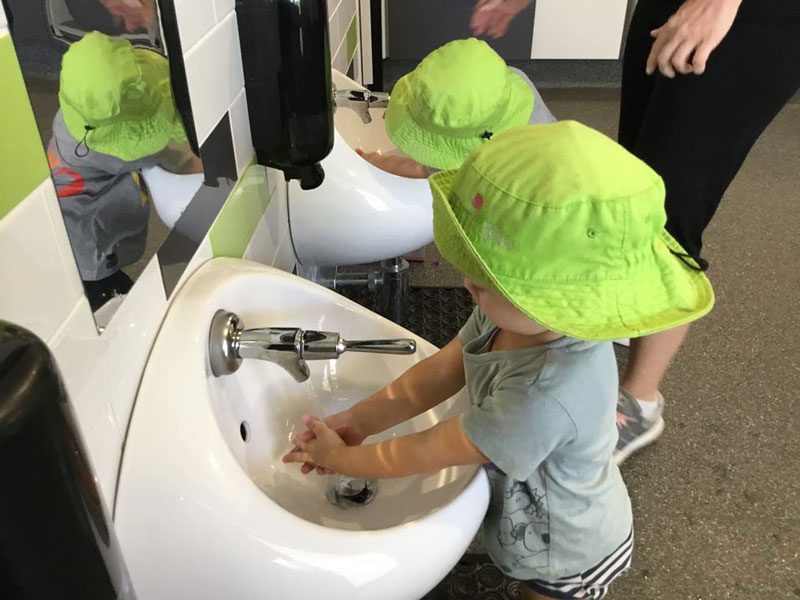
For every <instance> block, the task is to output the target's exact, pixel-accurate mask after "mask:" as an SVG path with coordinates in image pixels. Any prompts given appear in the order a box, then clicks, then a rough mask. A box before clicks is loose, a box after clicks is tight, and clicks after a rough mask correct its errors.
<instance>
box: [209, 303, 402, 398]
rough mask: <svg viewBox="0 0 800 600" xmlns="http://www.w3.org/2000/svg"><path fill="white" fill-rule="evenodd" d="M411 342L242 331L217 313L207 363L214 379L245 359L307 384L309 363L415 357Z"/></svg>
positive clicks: (293, 330) (231, 317)
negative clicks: (361, 355) (348, 356)
mask: <svg viewBox="0 0 800 600" xmlns="http://www.w3.org/2000/svg"><path fill="white" fill-rule="evenodd" d="M416 351H417V344H416V342H415V341H414V340H411V339H397V340H360V341H347V340H343V339H342V336H341V335H339V334H338V333H334V332H331V331H312V330H304V329H299V328H297V327H262V328H258V329H245V328H244V325H243V324H242V322H241V320H240V319H239V317H237V316H236V315H235V314H234V313H231V312H227V311H224V310H218V311H217V312H216V314H215V315H214V318H213V319H212V321H211V330H210V331H209V338H208V359H209V363H210V365H211V372H212V374H213V375H214V376H215V377H221V376H223V375H230V374H231V373H234V372H236V370H237V369H238V368H239V366H240V365H241V364H242V360H243V359H245V358H255V359H258V360H266V361H269V362H272V363H275V364H276V365H278V366H280V367H282V368H283V369H284V370H285V371H286V372H287V373H289V374H290V375H291V376H292V377H293V378H294V380H295V381H297V382H303V381H306V380H307V379H308V378H309V376H310V374H311V371H310V369H309V368H308V363H307V362H306V361H308V360H332V359H336V358H339V356H341V355H342V354H344V353H345V352H370V353H379V354H414V352H416Z"/></svg>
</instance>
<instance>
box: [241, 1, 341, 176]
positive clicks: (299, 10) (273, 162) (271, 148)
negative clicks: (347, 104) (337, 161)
mask: <svg viewBox="0 0 800 600" xmlns="http://www.w3.org/2000/svg"><path fill="white" fill-rule="evenodd" d="M236 17H237V20H238V24H239V42H240V44H241V48H242V65H243V67H244V77H245V90H246V95H247V108H248V111H249V113H250V132H251V134H252V138H253V147H254V148H255V151H256V160H257V161H258V163H259V164H262V165H266V166H268V167H274V168H277V169H281V170H282V171H283V172H284V176H285V178H286V180H287V181H288V180H289V179H299V180H300V187H302V188H303V189H312V188H315V187H317V186H319V185H320V184H321V183H322V181H323V178H324V176H325V174H324V172H323V170H322V167H321V166H320V165H319V163H320V161H321V160H322V159H323V158H325V157H326V156H327V155H328V153H329V152H330V151H331V149H332V148H333V102H332V93H331V60H330V48H329V44H328V15H327V8H326V2H325V0H236Z"/></svg>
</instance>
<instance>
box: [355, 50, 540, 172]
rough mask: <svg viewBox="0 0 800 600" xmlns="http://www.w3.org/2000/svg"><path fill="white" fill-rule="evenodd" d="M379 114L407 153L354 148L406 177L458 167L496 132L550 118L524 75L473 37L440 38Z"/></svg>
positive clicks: (400, 82)
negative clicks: (441, 43) (441, 42)
mask: <svg viewBox="0 0 800 600" xmlns="http://www.w3.org/2000/svg"><path fill="white" fill-rule="evenodd" d="M384 117H385V119H386V133H387V134H388V136H389V137H390V138H391V140H392V142H394V144H395V145H396V146H397V147H398V148H399V149H400V150H401V151H402V152H403V153H404V154H405V155H406V156H395V155H392V154H388V155H383V154H380V153H379V152H367V153H365V152H363V151H360V150H359V151H358V152H359V154H361V156H363V157H364V158H365V159H366V160H368V161H370V162H371V163H372V164H374V165H375V166H376V167H378V168H380V169H383V170H384V171H388V172H389V173H393V174H395V175H400V176H402V177H411V178H425V177H428V176H429V175H431V174H433V173H435V172H436V171H437V170H440V169H456V168H458V167H459V166H461V163H462V162H464V159H465V158H467V156H468V155H469V153H470V152H472V151H473V150H476V149H477V148H479V147H480V146H481V145H483V144H484V143H486V142H487V141H488V140H490V139H491V138H492V136H493V135H495V134H497V133H500V132H501V131H505V130H506V129H510V128H511V127H515V126H517V125H522V124H524V123H552V122H554V121H555V120H556V119H555V117H553V115H552V114H551V113H550V111H549V110H548V109H547V106H546V105H545V103H544V101H543V100H542V98H541V96H540V95H539V92H538V90H537V89H536V87H535V86H534V85H533V83H532V82H531V80H530V79H528V77H527V76H526V75H525V73H523V72H522V71H520V70H519V69H514V68H512V67H508V66H506V63H505V61H504V60H503V59H502V58H501V57H500V56H499V55H498V54H497V53H496V52H495V51H494V50H492V48H491V47H490V46H489V45H488V44H487V43H486V42H484V41H482V40H477V39H475V38H470V39H467V40H455V41H453V42H449V43H448V44H445V45H444V46H442V47H441V48H438V49H436V50H434V51H433V52H431V53H430V54H429V55H428V56H426V57H425V58H424V59H423V60H422V62H420V64H419V65H418V66H417V68H416V69H414V70H413V71H412V72H411V73H409V74H407V75H405V76H404V77H402V78H400V80H399V81H398V82H397V84H396V85H395V86H394V89H393V90H392V94H391V100H390V101H389V105H388V107H387V108H386V113H385V115H384Z"/></svg>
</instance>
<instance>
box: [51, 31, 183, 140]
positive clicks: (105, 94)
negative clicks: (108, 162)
mask: <svg viewBox="0 0 800 600" xmlns="http://www.w3.org/2000/svg"><path fill="white" fill-rule="evenodd" d="M162 63H163V64H162ZM168 73H169V67H168V65H167V63H166V59H165V58H164V57H162V56H160V55H158V54H156V53H155V52H152V51H150V50H145V49H141V48H135V47H134V46H133V45H132V44H131V43H130V42H129V41H128V40H124V39H115V38H112V37H109V36H107V35H105V34H102V33H100V32H96V31H94V32H91V33H88V34H87V35H85V36H84V37H83V38H82V39H81V40H79V41H78V42H75V43H74V44H72V45H71V46H70V48H69V50H67V52H66V53H65V54H64V59H63V61H62V67H61V75H60V80H61V81H60V88H59V101H60V102H61V103H62V104H68V105H69V106H70V108H71V109H72V110H74V111H75V112H77V113H78V114H80V115H81V116H82V117H83V119H84V120H85V121H86V124H88V125H92V126H95V127H97V126H101V125H105V124H108V123H109V122H113V121H115V120H118V119H119V120H125V119H135V118H147V117H148V116H150V115H152V114H153V113H155V112H156V111H157V110H158V109H159V106H160V105H161V103H162V102H163V100H164V91H165V90H164V85H163V83H164V82H166V84H167V96H168V93H169V91H168V82H169V79H168Z"/></svg>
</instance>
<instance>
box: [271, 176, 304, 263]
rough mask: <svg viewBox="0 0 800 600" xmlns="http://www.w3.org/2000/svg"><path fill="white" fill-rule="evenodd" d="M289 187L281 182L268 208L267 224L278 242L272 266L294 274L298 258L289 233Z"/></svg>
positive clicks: (273, 237)
mask: <svg viewBox="0 0 800 600" xmlns="http://www.w3.org/2000/svg"><path fill="white" fill-rule="evenodd" d="M288 189H289V186H288V185H287V184H286V183H285V182H283V181H280V182H279V183H278V187H277V188H276V189H275V193H274V194H273V196H272V200H271V201H270V206H269V207H268V208H267V212H268V213H269V214H268V215H265V216H266V217H267V222H268V223H269V225H270V228H271V235H272V239H274V240H276V241H277V252H276V254H275V259H274V260H273V262H272V264H273V265H274V266H275V267H277V268H279V269H282V270H283V271H288V272H290V273H291V272H292V271H293V270H294V267H295V264H296V263H297V257H296V256H295V253H294V245H293V244H292V236H291V232H290V231H289V225H288V223H289V204H288V197H287V191H288ZM273 206H274V212H270V211H269V208H271V207H273Z"/></svg>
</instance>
